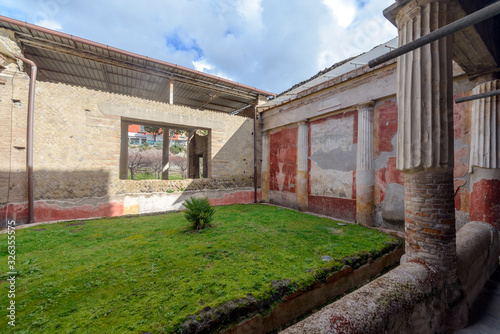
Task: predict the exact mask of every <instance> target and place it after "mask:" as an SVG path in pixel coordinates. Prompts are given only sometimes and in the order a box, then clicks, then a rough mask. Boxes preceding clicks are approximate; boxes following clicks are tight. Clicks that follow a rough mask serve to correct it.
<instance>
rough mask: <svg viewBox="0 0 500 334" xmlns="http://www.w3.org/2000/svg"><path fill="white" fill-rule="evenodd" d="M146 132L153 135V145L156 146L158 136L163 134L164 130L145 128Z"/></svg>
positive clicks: (151, 127) (155, 127)
mask: <svg viewBox="0 0 500 334" xmlns="http://www.w3.org/2000/svg"><path fill="white" fill-rule="evenodd" d="M144 131H146V132H147V133H150V134H152V135H153V145H155V144H156V136H158V135H161V134H162V133H163V129H162V128H160V127H159V126H144Z"/></svg>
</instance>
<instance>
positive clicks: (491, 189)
mask: <svg viewBox="0 0 500 334" xmlns="http://www.w3.org/2000/svg"><path fill="white" fill-rule="evenodd" d="M472 191H473V192H474V194H477V196H474V197H473V200H472V203H471V205H470V220H471V221H482V222H486V223H488V224H491V225H492V226H493V227H495V228H496V229H497V230H498V231H500V205H498V201H499V198H500V180H481V181H479V182H476V183H474V186H473V189H472Z"/></svg>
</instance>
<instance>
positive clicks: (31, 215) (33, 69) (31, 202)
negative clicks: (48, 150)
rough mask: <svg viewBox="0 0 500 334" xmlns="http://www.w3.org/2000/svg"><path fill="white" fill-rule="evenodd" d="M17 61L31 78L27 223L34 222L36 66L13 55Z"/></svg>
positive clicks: (27, 162) (27, 146) (27, 158)
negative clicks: (26, 65)
mask: <svg viewBox="0 0 500 334" xmlns="http://www.w3.org/2000/svg"><path fill="white" fill-rule="evenodd" d="M13 56H14V57H16V58H17V59H20V60H22V61H23V62H25V63H27V64H29V65H30V66H31V77H30V90H29V97H28V124H27V127H28V136H27V143H26V148H27V150H26V169H27V172H28V223H34V222H35V208H34V205H35V196H34V187H33V183H34V182H33V120H34V110H35V81H36V74H37V66H36V64H35V63H34V62H33V61H31V60H29V59H27V58H24V57H22V56H19V55H13Z"/></svg>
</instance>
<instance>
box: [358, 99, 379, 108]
mask: <svg viewBox="0 0 500 334" xmlns="http://www.w3.org/2000/svg"><path fill="white" fill-rule="evenodd" d="M356 107H357V109H358V110H364V109H368V110H369V109H372V110H373V108H374V107H375V101H373V100H371V101H368V102H364V103H360V104H358V105H357V106H356Z"/></svg>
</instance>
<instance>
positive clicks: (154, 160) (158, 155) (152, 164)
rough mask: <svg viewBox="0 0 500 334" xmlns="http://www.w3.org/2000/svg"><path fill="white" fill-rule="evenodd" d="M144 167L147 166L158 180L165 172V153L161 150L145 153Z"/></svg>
mask: <svg viewBox="0 0 500 334" xmlns="http://www.w3.org/2000/svg"><path fill="white" fill-rule="evenodd" d="M142 155H143V161H144V165H145V166H147V167H148V168H149V169H150V170H151V171H152V172H153V175H154V176H155V177H157V178H159V179H160V178H161V173H162V171H163V153H162V151H161V150H157V149H152V150H149V151H144V152H143V153H142Z"/></svg>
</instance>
